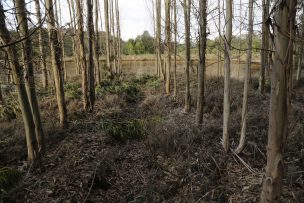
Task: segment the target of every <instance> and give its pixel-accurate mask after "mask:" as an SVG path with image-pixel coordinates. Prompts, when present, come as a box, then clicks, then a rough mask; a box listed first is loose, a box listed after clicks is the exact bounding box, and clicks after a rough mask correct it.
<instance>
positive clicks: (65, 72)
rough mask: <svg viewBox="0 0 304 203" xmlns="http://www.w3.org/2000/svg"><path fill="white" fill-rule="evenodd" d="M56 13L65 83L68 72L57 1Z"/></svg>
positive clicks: (59, 8)
mask: <svg viewBox="0 0 304 203" xmlns="http://www.w3.org/2000/svg"><path fill="white" fill-rule="evenodd" d="M56 13H58V16H59V18H58V24H59V26H58V27H59V41H60V44H61V54H62V55H61V58H62V65H63V76H64V80H65V81H67V79H68V71H67V69H66V63H65V47H64V36H65V34H64V31H63V30H62V27H61V26H62V15H61V1H58V11H57V12H56Z"/></svg>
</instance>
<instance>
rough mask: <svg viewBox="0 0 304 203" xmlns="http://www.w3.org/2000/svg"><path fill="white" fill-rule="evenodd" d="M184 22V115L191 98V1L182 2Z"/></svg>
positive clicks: (189, 106) (189, 108)
mask: <svg viewBox="0 0 304 203" xmlns="http://www.w3.org/2000/svg"><path fill="white" fill-rule="evenodd" d="M183 7H184V21H185V44H186V57H185V60H186V61H185V62H186V72H185V75H186V92H185V107H184V111H185V112H186V113H188V112H190V110H191V104H190V103H191V96H190V72H189V69H190V64H191V52H190V11H191V0H184V5H183Z"/></svg>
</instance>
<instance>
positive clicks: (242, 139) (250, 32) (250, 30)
mask: <svg viewBox="0 0 304 203" xmlns="http://www.w3.org/2000/svg"><path fill="white" fill-rule="evenodd" d="M252 38H253V0H249V23H248V50H247V68H246V72H245V80H244V93H243V107H242V120H241V125H242V127H241V137H240V143H239V145H238V147H237V149H236V150H235V152H236V153H237V154H239V153H241V151H242V150H243V149H244V147H245V139H246V130H247V115H248V112H247V111H248V91H249V81H250V70H251V60H252Z"/></svg>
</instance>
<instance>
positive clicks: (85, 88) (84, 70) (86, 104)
mask: <svg viewBox="0 0 304 203" xmlns="http://www.w3.org/2000/svg"><path fill="white" fill-rule="evenodd" d="M82 4H83V2H82V1H80V0H76V8H77V25H78V26H77V38H78V41H77V43H78V51H77V53H78V55H79V57H78V58H79V65H80V67H79V69H81V78H82V80H81V84H82V97H83V109H84V110H86V111H88V110H90V101H89V85H88V80H89V78H88V72H89V71H88V66H87V61H86V55H85V47H84V31H83V27H84V25H83V5H82ZM89 41H90V40H89ZM90 57H91V56H90Z"/></svg>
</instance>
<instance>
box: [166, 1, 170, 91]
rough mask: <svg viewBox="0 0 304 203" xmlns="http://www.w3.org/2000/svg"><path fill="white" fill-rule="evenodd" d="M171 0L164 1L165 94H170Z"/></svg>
mask: <svg viewBox="0 0 304 203" xmlns="http://www.w3.org/2000/svg"><path fill="white" fill-rule="evenodd" d="M170 10H171V0H166V1H165V13H166V93H167V94H170V86H171V85H170V80H171V78H170V76H171V74H170V71H171V19H170Z"/></svg>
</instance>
